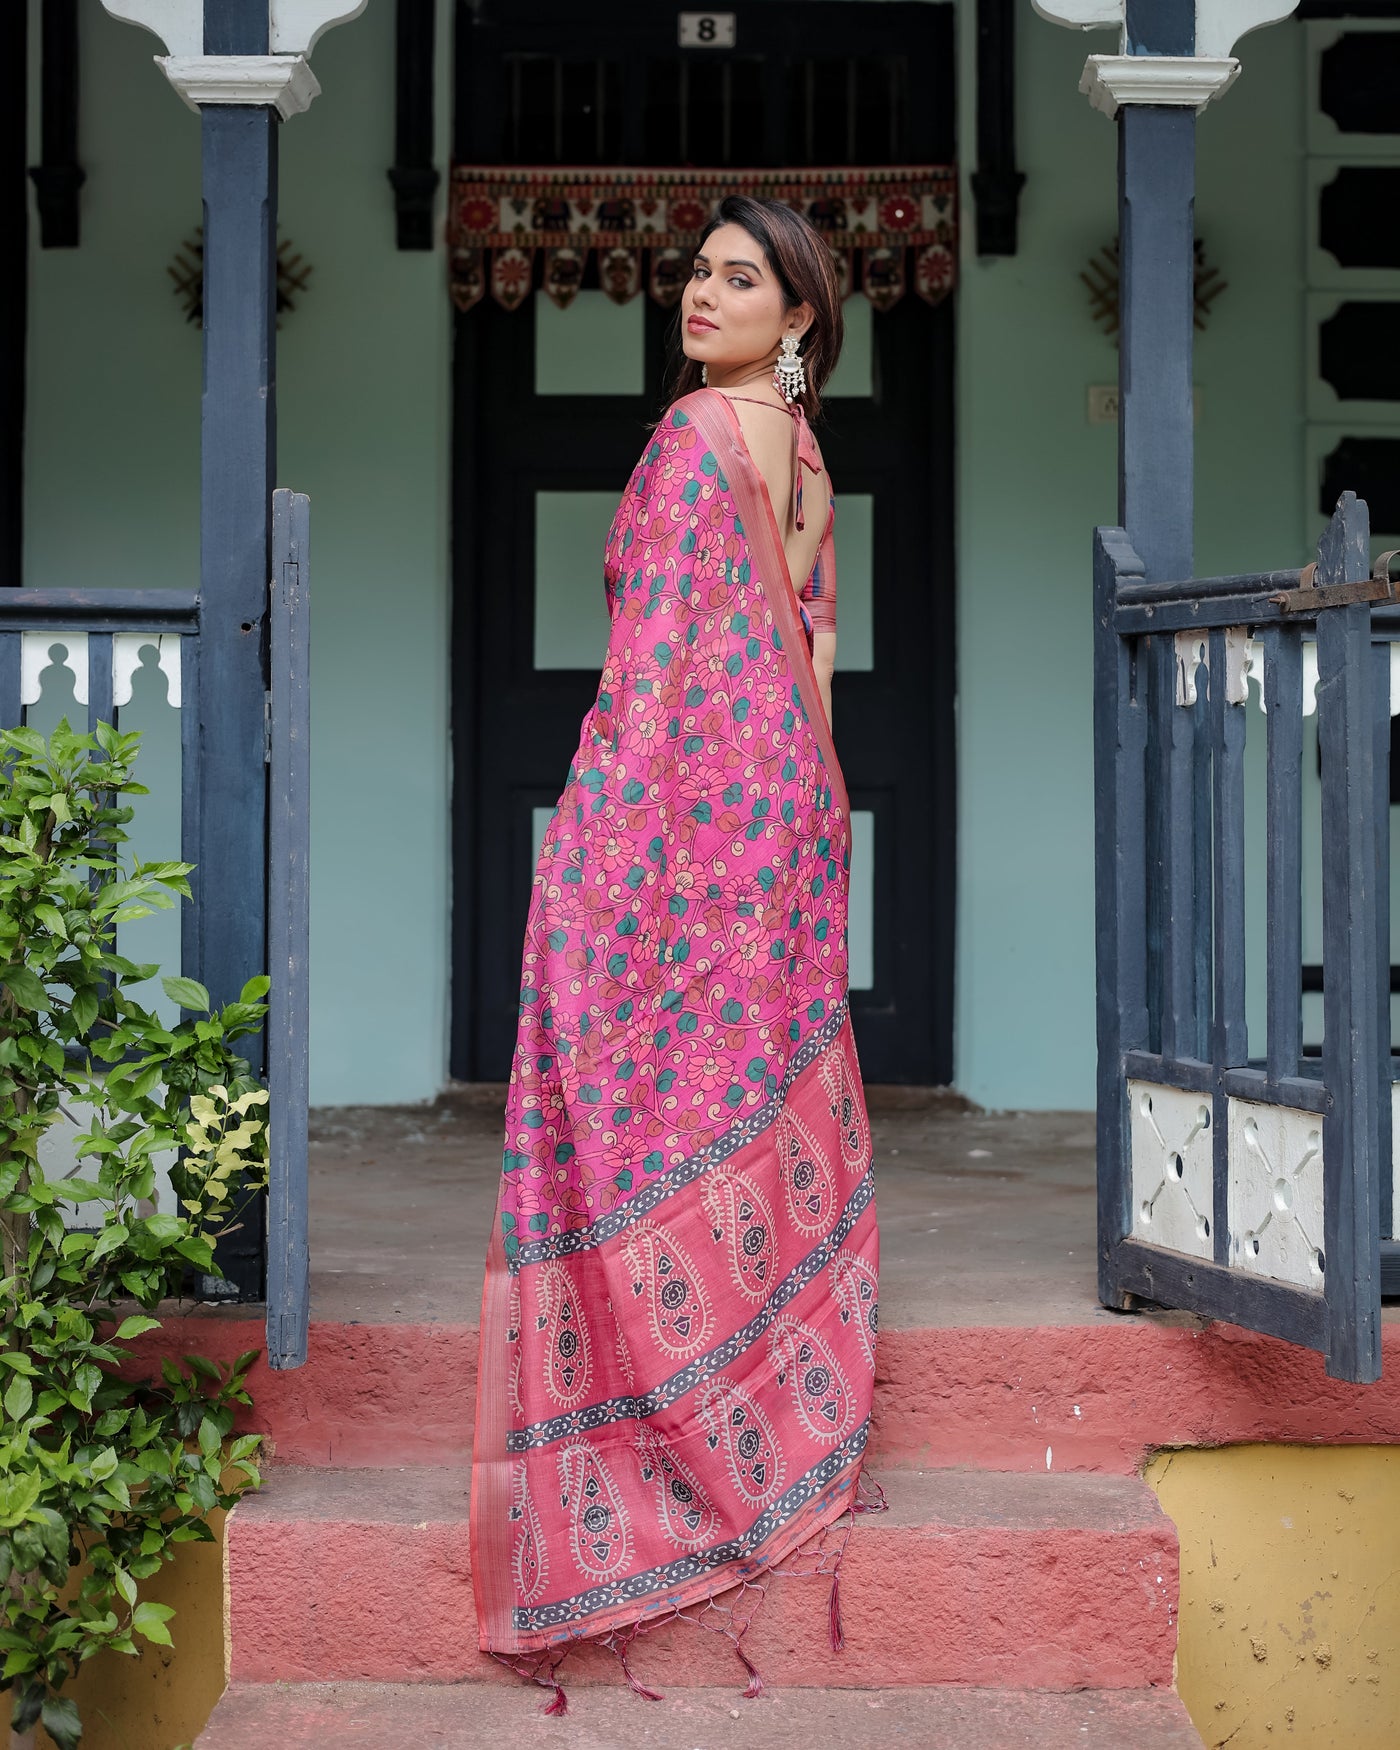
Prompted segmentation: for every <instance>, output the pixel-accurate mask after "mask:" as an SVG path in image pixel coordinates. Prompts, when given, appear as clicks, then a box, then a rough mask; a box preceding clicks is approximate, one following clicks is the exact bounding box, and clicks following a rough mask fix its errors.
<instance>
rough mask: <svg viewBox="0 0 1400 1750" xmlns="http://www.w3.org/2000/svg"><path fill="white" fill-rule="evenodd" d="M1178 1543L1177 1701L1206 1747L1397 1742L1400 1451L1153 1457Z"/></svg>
mask: <svg viewBox="0 0 1400 1750" xmlns="http://www.w3.org/2000/svg"><path fill="white" fill-rule="evenodd" d="M1146 1476H1147V1481H1148V1482H1149V1483H1150V1484H1151V1485H1152V1487H1153V1488H1154V1489H1155V1490H1156V1491H1157V1496H1158V1499H1159V1500H1160V1501H1161V1503H1162V1507H1163V1510H1164V1511H1165V1512H1166V1513H1167V1514H1168V1516H1169V1517H1170V1518H1171V1519H1172V1521H1173V1522H1174V1523H1175V1525H1176V1528H1177V1533H1178V1536H1179V1537H1180V1540H1181V1616H1180V1631H1179V1635H1180V1638H1179V1641H1178V1647H1177V1689H1178V1691H1179V1693H1180V1695H1181V1699H1182V1700H1183V1701H1184V1702H1185V1704H1186V1707H1187V1709H1188V1711H1189V1712H1190V1715H1191V1718H1192V1720H1193V1722H1194V1723H1195V1726H1196V1729H1197V1731H1199V1732H1200V1734H1201V1736H1202V1738H1203V1739H1204V1740H1205V1742H1206V1744H1207V1745H1208V1746H1210V1747H1211V1750H1215V1747H1216V1746H1217V1745H1224V1744H1227V1743H1228V1744H1229V1746H1230V1750H1265V1747H1266V1746H1277V1745H1282V1744H1289V1743H1292V1744H1297V1745H1307V1746H1309V1747H1313V1746H1315V1747H1316V1750H1333V1746H1336V1747H1337V1750H1395V1746H1396V1745H1397V1744H1400V1449H1396V1448H1394V1447H1385V1446H1346V1447H1341V1446H1226V1447H1217V1448H1213V1449H1200V1448H1198V1449H1192V1450H1190V1451H1178V1452H1172V1453H1164V1454H1162V1455H1161V1456H1160V1457H1158V1458H1156V1459H1154V1460H1153V1462H1152V1463H1151V1464H1150V1465H1149V1466H1148V1469H1147V1472H1146Z"/></svg>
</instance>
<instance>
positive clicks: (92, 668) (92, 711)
mask: <svg viewBox="0 0 1400 1750" xmlns="http://www.w3.org/2000/svg"><path fill="white" fill-rule="evenodd" d="M79 636H81V634H79ZM87 659H88V707H87V713H88V720H87V726H88V734H89V735H91V734H93V732H94V731H95V730H96V728H97V726H98V724H99V723H110V722H111V721H112V715H113V706H112V634H111V633H110V632H89V633H88V635H87Z"/></svg>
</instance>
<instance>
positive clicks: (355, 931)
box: [26, 0, 1303, 1107]
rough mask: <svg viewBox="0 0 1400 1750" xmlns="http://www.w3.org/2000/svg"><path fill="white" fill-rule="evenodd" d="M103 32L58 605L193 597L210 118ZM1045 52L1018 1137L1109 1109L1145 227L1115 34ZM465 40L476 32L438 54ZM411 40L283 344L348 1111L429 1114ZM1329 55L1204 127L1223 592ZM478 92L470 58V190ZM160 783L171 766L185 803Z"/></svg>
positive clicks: (1267, 41) (305, 132)
mask: <svg viewBox="0 0 1400 1750" xmlns="http://www.w3.org/2000/svg"><path fill="white" fill-rule="evenodd" d="M30 4H31V7H32V9H33V10H34V12H35V14H36V17H37V0H30ZM959 4H960V6H961V7H962V9H963V11H964V16H965V23H964V28H963V29H962V31H961V37H962V47H961V51H960V52H961V92H962V101H961V105H960V108H961V114H962V130H963V134H962V138H963V152H962V157H963V162H964V165H965V167H966V169H968V170H970V169H971V168H972V166H973V164H974V162H975V149H974V133H973V130H974V124H975V115H974V106H973V102H972V94H973V91H974V89H975V85H974V78H973V60H972V47H973V45H972V32H971V30H970V28H968V24H970V19H971V10H972V8H971V4H970V0H959ZM450 10H451V9H450V8H449V7H448V6H446V5H443V6H441V7H440V11H441V12H442V13H443V14H444V15H447V14H449V13H450ZM81 16H82V28H83V33H84V35H83V53H84V70H85V71H84V96H83V106H84V109H83V140H82V156H83V162H84V164H85V165H86V167H87V171H88V182H87V185H86V188H85V189H84V194H83V224H84V234H83V245H82V248H81V249H79V250H77V251H72V252H61V251H50V252H44V251H41V250H39V249H38V248H37V246H36V247H35V249H34V251H33V255H32V262H31V291H32V305H31V332H30V399H29V406H30V414H29V432H28V445H29V448H28V478H27V547H26V581H27V582H28V583H30V584H76V583H80V582H87V583H91V582H111V583H112V584H122V585H128V586H130V585H135V584H164V585H172V586H173V585H181V584H184V585H187V584H188V583H189V582H190V580H191V579H192V578H194V577H195V576H196V574H197V564H198V529H197V512H198V439H199V430H198V421H199V369H200V361H199V336H198V334H197V332H196V331H195V330H193V329H190V328H188V327H186V326H185V324H184V323H183V321H182V318H181V315H180V312H179V309H178V306H177V304H176V301H175V299H174V297H173V296H172V294H171V292H170V289H169V282H168V280H167V279H166V275H165V266H166V263H167V262H168V261H169V260H170V259H171V257H172V255H173V253H174V251H175V248H176V246H177V245H178V244H179V243H180V242H181V240H182V239H184V238H185V237H186V236H188V235H189V233H190V232H191V231H192V230H193V228H194V226H195V225H196V224H198V222H199V140H198V123H197V120H196V118H195V116H194V115H193V114H192V113H191V112H190V111H189V110H187V109H186V108H185V107H184V105H183V104H182V103H181V102H180V101H179V99H178V98H177V97H176V96H175V94H174V92H173V91H171V90H170V89H169V88H168V87H167V86H166V84H165V82H164V80H163V79H162V78H161V76H160V74H159V73H158V72H157V70H156V69H155V68H154V67H153V66H152V64H151V56H152V55H153V54H154V53H156V52H157V50H158V48H159V45H158V43H157V42H156V39H155V38H153V37H151V36H149V35H148V34H147V33H145V32H143V31H139V30H136V29H134V28H132V27H131V26H128V25H122V24H118V23H116V22H115V21H114V20H112V19H111V18H110V17H109V16H108V15H107V14H106V13H105V12H103V11H102V10H101V8H100V6H99V5H98V4H97V0H84V5H83V8H82V14H81ZM1018 28H1019V55H1020V64H1019V133H1020V138H1019V152H1020V162H1021V166H1022V168H1023V169H1025V170H1026V171H1027V173H1028V178H1029V180H1028V183H1027V186H1026V189H1025V192H1024V195H1023V201H1022V215H1023V217H1022V226H1021V250H1020V253H1019V254H1018V255H1017V256H1016V257H1014V258H1012V259H1009V260H1004V261H991V262H986V263H980V262H978V261H977V259H976V257H975V254H974V253H973V226H972V221H971V212H972V209H971V205H970V200H969V201H968V202H967V204H966V206H965V212H966V214H967V225H966V230H965V235H966V254H965V265H964V275H963V283H962V288H961V290H960V292H959V294H958V297H959V309H958V321H959V359H958V370H959V387H958V401H959V434H958V442H959V463H958V466H959V492H958V529H957V538H958V550H959V567H960V595H959V632H958V638H959V649H958V661H959V772H960V802H959V821H958V832H959V866H960V892H959V901H958V904H959V911H958V986H957V1081H958V1084H959V1086H960V1087H961V1088H963V1089H964V1090H965V1091H966V1092H967V1093H968V1094H969V1095H970V1096H971V1097H972V1098H973V1099H975V1100H978V1101H979V1102H982V1103H984V1104H986V1105H989V1106H1026V1107H1037V1106H1086V1105H1088V1104H1090V1102H1091V1100H1092V1094H1093V1061H1094V1035H1093V1027H1094V1016H1093V959H1092V951H1093V937H1092V788H1091V768H1090V756H1091V747H1090V626H1089V587H1090V580H1089V542H1090V531H1091V529H1092V527H1093V525H1094V523H1095V522H1104V521H1111V520H1112V519H1113V516H1114V514H1115V468H1116V461H1115V447H1116V440H1115V433H1114V430H1113V428H1112V427H1108V426H1103V427H1095V426H1090V425H1089V424H1088V422H1087V417H1086V391H1087V389H1088V387H1089V385H1090V384H1096V383H1111V382H1112V381H1113V380H1114V378H1115V376H1116V371H1117V354H1116V350H1115V349H1114V347H1113V346H1112V344H1111V343H1110V342H1109V341H1107V340H1106V339H1105V338H1104V337H1103V336H1102V335H1101V334H1100V333H1099V331H1098V330H1097V329H1096V328H1095V326H1094V325H1093V323H1092V321H1091V320H1090V316H1089V311H1088V305H1087V299H1086V295H1085V292H1084V288H1083V287H1082V285H1081V283H1080V280H1079V272H1080V269H1081V267H1082V266H1083V265H1084V264H1085V262H1086V261H1087V260H1088V258H1089V256H1090V255H1091V254H1092V253H1093V252H1094V251H1095V250H1096V249H1098V248H1099V247H1100V246H1101V245H1102V244H1104V243H1106V242H1108V241H1109V239H1110V238H1111V237H1112V236H1113V233H1114V230H1115V228H1116V221H1115V214H1114V194H1113V178H1114V157H1115V138H1114V129H1113V126H1112V124H1110V123H1109V122H1108V121H1107V120H1106V119H1105V118H1104V117H1103V116H1101V115H1098V114H1096V113H1095V112H1093V111H1092V110H1091V109H1090V108H1089V105H1088V103H1087V101H1086V100H1085V99H1084V98H1083V97H1081V96H1080V95H1079V94H1078V91H1077V89H1076V87H1077V85H1078V80H1079V72H1080V69H1081V67H1082V65H1083V61H1084V57H1085V55H1086V54H1088V53H1090V52H1095V51H1104V52H1107V51H1110V50H1111V49H1112V47H1113V37H1112V34H1111V33H1109V32H1093V33H1089V34H1087V35H1079V34H1076V33H1072V32H1069V31H1066V30H1062V29H1059V28H1057V27H1055V26H1053V25H1050V24H1048V23H1046V22H1045V21H1043V20H1041V19H1040V18H1038V17H1036V16H1035V15H1034V14H1033V13H1032V12H1031V9H1030V7H1029V5H1026V6H1025V7H1023V9H1022V11H1021V13H1020V15H1019V16H1018ZM446 32H447V19H446V16H444V21H443V33H444V51H445V39H446ZM34 35H35V37H36V39H37V29H36V31H35V33H34ZM392 36H393V7H392V5H391V4H390V0H372V4H371V5H370V7H369V8H368V10H367V12H366V13H365V14H364V16H363V17H362V18H360V19H358V20H356V21H354V22H353V23H351V24H350V25H347V26H344V27H342V28H340V29H337V30H333V31H331V32H330V33H328V34H327V35H326V36H325V37H324V38H323V39H322V41H321V42H320V43H319V44H318V45H317V48H316V50H315V53H314V56H313V63H312V64H313V67H314V69H315V71H316V74H317V76H318V78H319V79H320V82H321V84H322V87H323V91H322V95H321V96H320V97H318V98H317V99H316V101H315V102H314V103H313V105H312V107H311V109H310V110H309V111H308V112H307V113H306V114H304V115H301V116H297V117H295V118H293V120H292V121H290V122H288V123H287V124H286V125H285V126H284V128H283V130H282V227H283V232H284V234H285V235H287V236H288V237H290V238H291V239H292V241H293V243H294V244H295V246H296V248H297V249H298V250H299V251H300V252H301V253H302V254H303V255H304V256H305V257H306V259H307V260H309V261H310V262H311V263H312V266H313V275H312V280H311V286H310V289H309V291H308V293H307V295H306V298H305V300H304V303H303V306H302V308H301V309H300V310H298V311H296V312H294V313H293V314H292V315H290V316H289V317H287V318H286V319H285V321H284V326H283V329H282V332H281V335H280V337H279V347H280V382H279V404H280V413H281V458H280V465H279V469H278V477H279V480H280V481H281V482H282V483H284V484H287V485H292V486H296V487H297V488H298V489H300V490H303V491H307V492H309V493H310V494H311V497H312V530H313V555H314V558H313V563H314V580H315V581H314V600H315V606H314V636H313V650H314V663H315V676H314V687H313V698H314V708H313V709H314V722H313V783H314V808H315V815H314V823H313V853H314V876H313V879H314V909H313V920H314V941H313V953H312V986H313V991H312V995H313V1017H312V1070H313V1097H314V1098H315V1099H316V1100H317V1101H318V1102H323V1103H335V1102H349V1101H358V1100H373V1101H406V1100H418V1099H426V1098H429V1097H431V1096H432V1095H433V1094H434V1093H435V1092H436V1091H437V1089H438V1088H439V1087H440V1086H441V1085H442V1083H443V1080H444V1079H445V1076H446V1037H447V1033H446V1026H447V962H448V916H449V874H450V872H449V842H448V832H447V820H448V803H449V773H448V761H447V733H448V703H447V698H448V668H447V654H446V652H447V646H446V632H447V623H448V598H447V576H448V535H449V495H448V466H449V460H450V457H449V448H448V436H449V408H448V395H449V388H450V339H451V316H450V307H449V304H448V300H447V297H446V294H445V288H444V278H445V273H444V262H443V259H442V254H441V251H440V250H438V251H435V252H433V253H431V254H400V253H399V252H398V251H397V250H396V249H395V248H394V247H393V231H392V225H393V217H392V204H391V198H390V191H389V187H388V183H387V181H386V179H385V175H384V171H385V167H386V165H387V164H388V162H389V159H390V154H391V142H392V109H391V105H392V80H391V76H390V69H391V67H392V48H393V45H392ZM1301 48H1302V45H1301V33H1300V32H1299V31H1298V29H1297V27H1296V26H1293V25H1291V24H1285V25H1281V26H1276V27H1274V28H1272V29H1269V30H1265V31H1261V32H1258V33H1256V34H1255V35H1252V36H1250V37H1247V38H1246V39H1244V42H1243V43H1242V45H1241V50H1240V52H1241V56H1242V59H1243V61H1244V73H1243V75H1242V76H1241V78H1240V80H1239V81H1238V83H1237V84H1236V86H1235V87H1234V88H1233V90H1231V91H1230V92H1229V94H1228V95H1227V96H1226V97H1225V98H1224V99H1223V101H1221V102H1220V103H1219V104H1217V105H1215V106H1213V107H1212V108H1211V109H1210V110H1209V111H1208V112H1207V113H1206V114H1205V115H1204V116H1203V118H1202V120H1201V124H1200V180H1199V196H1198V229H1199V231H1200V234H1201V235H1202V236H1203V237H1204V238H1205V240H1206V244H1207V247H1208V249H1209V252H1210V256H1211V259H1212V260H1213V261H1214V262H1215V263H1216V265H1218V266H1219V267H1220V268H1221V269H1222V271H1223V274H1224V277H1225V278H1226V279H1227V280H1228V282H1229V289H1228V291H1227V292H1226V293H1225V294H1224V296H1223V297H1222V298H1221V300H1220V301H1219V303H1218V304H1217V306H1216V309H1215V313H1214V315H1213V316H1212V319H1211V323H1210V327H1209V329H1208V331H1207V332H1206V334H1205V335H1203V336H1200V337H1198V355H1197V371H1196V379H1197V382H1198V384H1199V385H1200V389H1201V417H1200V423H1199V427H1198V440H1199V466H1198V543H1197V556H1198V563H1199V565H1200V566H1201V567H1202V568H1204V569H1228V568H1234V567H1246V566H1249V567H1253V566H1255V565H1258V564H1266V563H1277V564H1286V563H1290V562H1293V561H1295V560H1296V558H1297V547H1298V542H1299V531H1300V526H1301V518H1300V512H1299V502H1298V485H1299V482H1300V480H1301V479H1302V436H1301V423H1300V420H1301V407H1302V400H1303V396H1302V376H1301V374H1302V352H1303V348H1302V302H1301V260H1302V238H1301V227H1300V205H1301V203H1300V189H1299V184H1300V176H1301V168H1300V164H1299V142H1300V139H1301V131H1302V55H1301ZM449 66H450V62H449V58H448V55H447V54H446V52H444V53H442V54H441V55H440V57H439V74H440V86H439V103H438V127H439V139H440V142H441V144H440V147H439V152H438V160H439V163H444V164H445V162H446V156H447V154H446V135H447V121H448V116H449V112H450V93H449V89H448V71H449ZM964 180H965V181H966V179H964ZM524 319H527V318H525V317H524V316H522V320H524ZM1254 721H1256V722H1257V716H1256V717H1255V718H1254ZM165 757H166V756H162V755H161V754H160V752H159V751H158V750H153V757H152V762H151V768H150V771H149V773H148V776H149V777H151V778H152V779H153V780H155V781H156V782H159V773H160V764H161V760H162V758H165ZM151 830H152V831H153V832H155V831H156V830H157V829H156V827H154V826H153V827H152V829H151ZM169 830H170V823H169V820H168V819H167V820H166V822H165V825H164V826H163V827H161V828H160V829H159V831H160V832H161V833H168V832H169ZM153 848H154V847H153ZM152 927H153V928H156V929H158V926H152ZM132 946H133V951H135V949H136V944H134V943H133V945H132ZM142 952H143V953H149V954H150V955H151V956H152V957H155V955H156V954H157V953H159V954H162V955H164V956H165V957H166V958H167V960H168V959H169V958H170V953H171V950H170V949H169V948H168V947H167V946H165V945H161V946H153V945H152V943H151V942H149V941H148V942H147V943H146V944H145V946H144V947H143V948H142Z"/></svg>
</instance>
